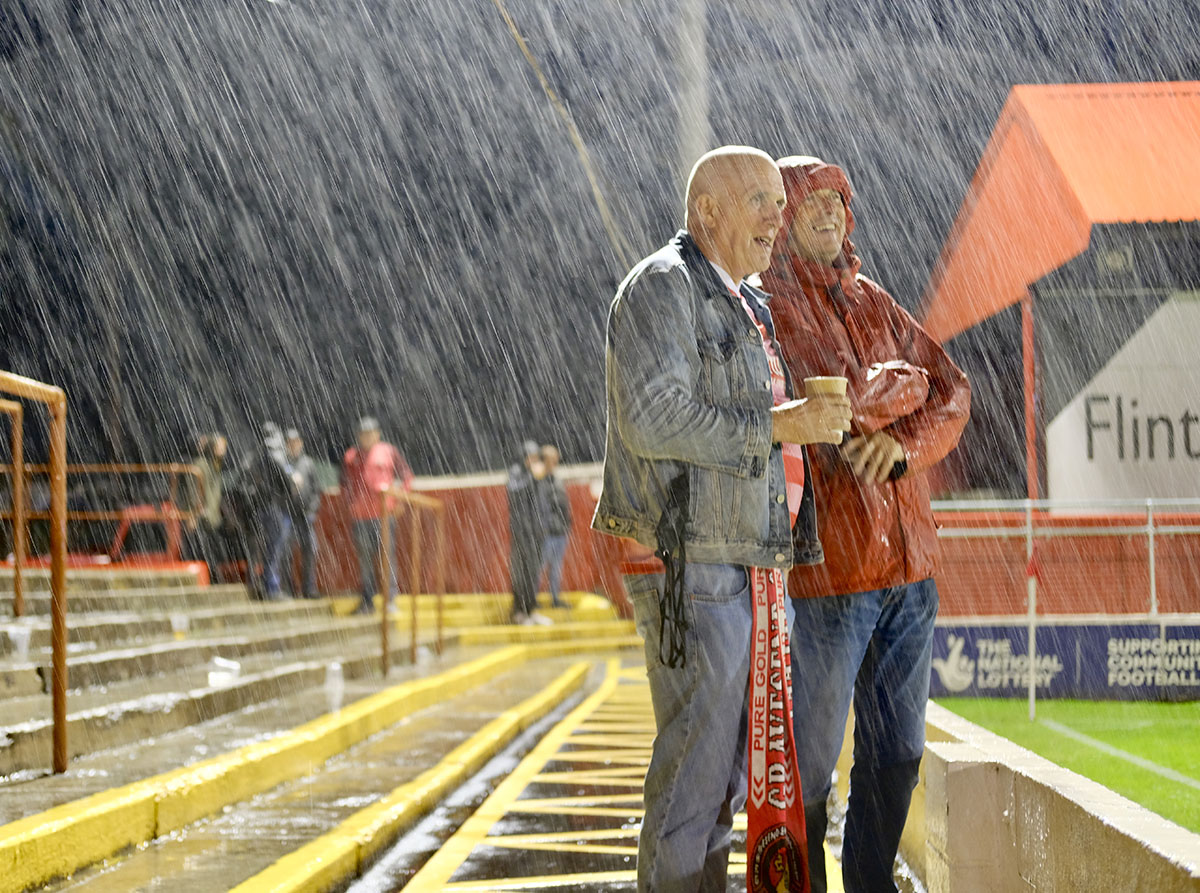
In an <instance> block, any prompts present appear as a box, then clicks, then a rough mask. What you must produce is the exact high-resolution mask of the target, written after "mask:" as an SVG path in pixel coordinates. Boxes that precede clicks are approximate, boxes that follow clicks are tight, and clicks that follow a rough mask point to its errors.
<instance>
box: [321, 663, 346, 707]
mask: <svg viewBox="0 0 1200 893" xmlns="http://www.w3.org/2000/svg"><path fill="white" fill-rule="evenodd" d="M345 696H346V677H345V674H344V673H343V672H342V665H341V664H340V663H339V662H338V661H336V660H335V661H332V662H331V663H330V664H329V665H328V666H327V667H325V701H326V703H327V704H328V705H329V712H330V713H336V712H337V711H339V710H341V709H342V699H343V698H344V697H345Z"/></svg>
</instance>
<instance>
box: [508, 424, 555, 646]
mask: <svg viewBox="0 0 1200 893" xmlns="http://www.w3.org/2000/svg"><path fill="white" fill-rule="evenodd" d="M521 452H522V456H521V458H520V459H519V460H518V461H517V462H514V463H513V465H512V467H511V468H509V470H508V487H507V492H508V537H509V539H508V555H509V577H510V583H511V586H512V593H513V605H512V622H513V623H532V622H536V620H537V617H536V614H535V612H536V609H537V581H538V571H539V570H540V569H541V566H542V539H543V532H542V518H541V512H540V511H539V505H538V500H539V494H540V491H541V482H542V479H543V478H544V477H545V475H546V468H545V465H543V464H542V459H541V450H540V449H539V447H538V445H537V444H536V443H535V442H534V441H532V440H527V441H525V443H524V444H523V445H522V448H521Z"/></svg>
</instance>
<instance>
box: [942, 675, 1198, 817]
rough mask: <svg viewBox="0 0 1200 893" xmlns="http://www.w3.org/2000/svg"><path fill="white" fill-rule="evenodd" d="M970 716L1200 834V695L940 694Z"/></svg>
mask: <svg viewBox="0 0 1200 893" xmlns="http://www.w3.org/2000/svg"><path fill="white" fill-rule="evenodd" d="M937 703H938V704H940V705H941V706H943V707H945V708H946V709H947V710H951V711H953V712H954V713H957V714H958V715H959V716H961V717H963V718H964V719H967V720H970V721H971V722H973V723H975V724H976V725H979V726H983V727H984V728H985V729H988V730H989V731H992V732H995V733H996V734H997V735H1002V736H1003V737H1005V738H1007V739H1008V740H1010V741H1013V742H1015V743H1016V744H1019V745H1021V746H1022V747H1024V748H1026V749H1027V750H1032V751H1033V752H1034V753H1036V754H1039V755H1041V756H1043V757H1045V758H1046V759H1048V760H1051V761H1052V762H1055V763H1057V764H1058V765H1060V766H1065V767H1066V768H1068V769H1070V770H1072V771H1074V772H1078V773H1079V774H1080V775H1083V776H1086V777H1087V778H1090V779H1092V780H1094V781H1098V782H1100V784H1102V785H1104V786H1105V787H1107V788H1110V789H1111V790H1114V791H1116V792H1117V793H1118V794H1121V795H1122V796H1124V797H1128V798H1129V799H1130V800H1132V801H1134V802H1135V803H1140V804H1141V805H1142V806H1145V807H1146V808H1147V809H1149V810H1151V811H1153V812H1156V813H1158V814H1159V815H1161V816H1163V817H1164V818H1167V819H1170V820H1171V821H1173V822H1175V823H1176V824H1179V825H1182V826H1183V827H1185V828H1187V829H1189V830H1191V831H1195V832H1197V833H1200V701H1191V702H1187V703H1181V704H1162V703H1139V702H1128V701H1067V700H1047V701H1038V703H1037V720H1036V721H1035V722H1032V723H1031V722H1030V721H1029V718H1028V717H1029V705H1028V703H1027V702H1026V701H1023V700H1020V701H1018V700H1006V699H1001V698H938V699H937Z"/></svg>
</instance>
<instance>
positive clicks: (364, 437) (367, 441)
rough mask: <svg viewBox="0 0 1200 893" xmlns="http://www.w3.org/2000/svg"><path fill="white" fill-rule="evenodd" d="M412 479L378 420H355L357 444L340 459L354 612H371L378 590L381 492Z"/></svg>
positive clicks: (407, 484) (392, 586)
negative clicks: (355, 584) (350, 537)
mask: <svg viewBox="0 0 1200 893" xmlns="http://www.w3.org/2000/svg"><path fill="white" fill-rule="evenodd" d="M412 480H413V473H412V470H411V469H410V468H409V467H408V463H407V462H405V461H404V456H402V455H401V454H400V451H399V450H398V449H396V448H395V447H394V446H392V445H391V444H390V443H387V442H386V441H385V440H384V439H383V434H382V433H381V431H380V429H379V422H378V421H376V420H375V419H373V418H371V417H370V416H366V417H364V418H362V419H361V420H359V423H358V445H357V446H352V447H350V449H348V450H346V455H345V456H344V457H343V459H342V494H343V495H344V496H345V499H346V503H347V505H348V506H349V509H350V518H351V520H352V521H353V525H354V528H353V533H354V549H355V551H356V552H357V553H358V577H359V593H360V595H361V596H362V600H361V601H360V602H359V605H358V607H357V608H355V613H356V614H371V613H373V612H374V610H375V601H374V599H375V593H376V592H379V591H380V580H379V564H378V558H379V542H380V533H381V530H382V528H381V526H380V500H381V494H383V493H387V492H389V491H395V490H397V489H401V488H402V489H404V490H408V489H409V488H410V487H411V486H412ZM389 523H391V522H390V519H389ZM391 565H392V579H391V580H390V581H389V588H388V599H389V601H390V599H391V597H392V596H393V595H394V594H395V592H396V569H395V562H391Z"/></svg>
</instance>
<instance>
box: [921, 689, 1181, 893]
mask: <svg viewBox="0 0 1200 893" xmlns="http://www.w3.org/2000/svg"><path fill="white" fill-rule="evenodd" d="M926 725H927V734H928V744H927V746H926V749H925V759H924V760H923V762H922V766H921V783H920V787H919V789H918V791H917V795H916V796H914V798H913V807H912V809H911V810H910V812H909V821H908V825H907V826H906V828H905V836H904V841H903V843H902V847H901V852H902V854H903V855H904V856H905V858H906V860H907V861H908V862H909V864H910V866H911V867H912V868H913V870H914V872H915V873H916V874H917V875H918V876H919V877H921V878H922V879H923V880H924V882H925V885H926V887H927V888H928V890H929V891H930V893H973V891H980V893H983V891H986V893H1005V891H1031V890H1044V891H1064V890H1114V891H1115V890H1121V891H1143V890H1144V891H1153V893H1173V891H1197V890H1200V835H1197V834H1193V833H1192V832H1190V831H1187V830H1185V829H1183V828H1181V827H1179V826H1178V825H1176V824H1174V823H1172V822H1169V821H1167V820H1166V819H1163V818H1160V817H1159V816H1157V815H1155V814H1154V813H1151V812H1150V811H1149V810H1147V809H1144V808H1143V807H1141V806H1138V805H1137V804H1135V803H1132V802H1130V801H1129V800H1126V799H1125V798H1124V797H1122V796H1120V795H1119V794H1116V793H1114V792H1112V791H1110V790H1109V789H1107V788H1105V787H1103V786H1102V785H1099V784H1097V783H1096V782H1093V781H1090V780H1088V779H1086V778H1083V777H1082V776H1080V775H1076V774H1075V773H1074V772H1071V771H1069V770H1067V769H1063V768H1062V767H1060V766H1056V765H1054V764H1053V763H1051V762H1050V761H1048V760H1045V759H1043V758H1041V757H1039V756H1037V755H1036V754H1033V753H1031V752H1029V751H1027V750H1025V749H1024V748H1021V747H1018V746H1017V745H1015V744H1013V743H1012V742H1010V741H1008V740H1006V739H1004V738H1001V737H999V736H998V735H994V734H992V733H990V732H988V731H986V730H984V729H981V728H979V727H978V726H976V725H973V724H972V723H969V722H967V721H966V720H964V719H962V718H961V717H958V716H956V715H955V714H953V713H950V712H949V711H948V710H945V709H943V708H941V707H938V706H937V705H936V704H933V703H931V704H930V705H929V710H928V714H927V720H926Z"/></svg>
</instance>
